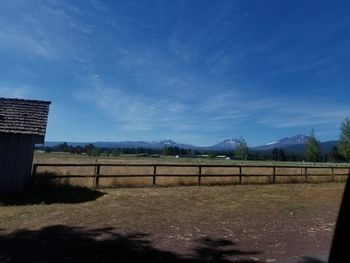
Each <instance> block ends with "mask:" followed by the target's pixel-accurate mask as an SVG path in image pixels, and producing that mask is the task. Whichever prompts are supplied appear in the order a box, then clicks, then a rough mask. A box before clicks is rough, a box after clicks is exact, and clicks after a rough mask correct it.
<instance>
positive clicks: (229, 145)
mask: <svg viewBox="0 0 350 263" xmlns="http://www.w3.org/2000/svg"><path fill="white" fill-rule="evenodd" d="M308 139H309V137H308V136H306V135H303V134H297V135H295V136H292V137H284V138H282V139H279V140H276V141H274V142H270V143H266V144H264V145H260V146H255V147H250V150H252V151H270V150H272V149H274V148H280V149H283V150H284V151H285V152H286V153H295V154H297V153H303V152H304V149H305V145H306V143H307V141H308ZM61 143H63V142H57V141H56V142H54V141H47V142H45V144H44V146H48V147H53V146H56V145H58V144H61ZM89 143H92V144H93V145H94V146H95V147H100V148H152V149H162V148H164V147H165V146H169V147H179V148H183V149H194V150H209V151H210V150H211V151H232V150H233V149H234V148H235V147H236V145H237V143H239V140H238V139H235V138H232V139H225V140H223V141H221V142H219V143H217V144H214V145H211V146H207V147H202V146H195V145H192V144H182V143H177V142H174V141H172V140H162V141H153V142H146V141H120V142H67V144H68V145H72V146H85V145H86V144H89ZM336 145H337V141H335V140H334V141H326V142H320V147H321V152H322V153H326V152H329V150H330V149H331V148H332V147H334V146H336Z"/></svg>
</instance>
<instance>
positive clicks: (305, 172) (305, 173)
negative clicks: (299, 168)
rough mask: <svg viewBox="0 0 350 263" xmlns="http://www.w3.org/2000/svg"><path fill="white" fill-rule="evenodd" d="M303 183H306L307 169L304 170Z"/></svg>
mask: <svg viewBox="0 0 350 263" xmlns="http://www.w3.org/2000/svg"><path fill="white" fill-rule="evenodd" d="M304 176H305V183H307V167H305V168H304Z"/></svg>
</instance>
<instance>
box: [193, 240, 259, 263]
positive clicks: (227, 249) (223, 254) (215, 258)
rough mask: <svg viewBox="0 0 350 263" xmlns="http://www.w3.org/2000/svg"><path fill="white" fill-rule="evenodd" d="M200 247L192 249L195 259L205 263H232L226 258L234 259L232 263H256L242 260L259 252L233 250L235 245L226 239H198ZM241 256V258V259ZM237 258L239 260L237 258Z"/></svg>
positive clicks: (250, 260)
mask: <svg viewBox="0 0 350 263" xmlns="http://www.w3.org/2000/svg"><path fill="white" fill-rule="evenodd" d="M198 242H199V243H200V245H199V246H198V247H196V248H195V249H194V251H195V253H196V255H197V256H196V257H197V258H200V259H201V260H204V261H205V262H232V261H231V260H230V261H228V258H235V261H234V262H242V263H243V262H258V261H257V260H255V261H253V260H252V259H247V258H244V256H246V255H258V254H261V252H260V251H244V250H240V249H237V248H235V247H236V246H237V243H234V242H232V241H231V240H227V239H211V238H208V237H205V238H202V239H199V240H198ZM242 256H243V258H242ZM238 257H239V258H238Z"/></svg>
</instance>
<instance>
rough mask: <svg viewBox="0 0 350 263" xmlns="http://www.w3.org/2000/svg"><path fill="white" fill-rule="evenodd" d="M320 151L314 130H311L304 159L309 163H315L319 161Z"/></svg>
mask: <svg viewBox="0 0 350 263" xmlns="http://www.w3.org/2000/svg"><path fill="white" fill-rule="evenodd" d="M320 155H321V150H320V144H319V143H318V141H317V139H316V137H315V133H314V130H313V129H312V130H311V134H310V136H309V139H308V141H307V144H306V149H305V158H306V160H307V161H309V162H317V161H319V160H320Z"/></svg>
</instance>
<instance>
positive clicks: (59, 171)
mask: <svg viewBox="0 0 350 263" xmlns="http://www.w3.org/2000/svg"><path fill="white" fill-rule="evenodd" d="M34 160H35V162H38V163H96V162H98V163H105V164H111V163H113V164H125V163H127V164H131V165H132V164H164V163H165V164H179V163H187V164H226V165H229V164H237V163H238V162H237V161H227V160H211V159H198V160H197V159H175V158H172V157H168V158H140V157H139V158H137V157H119V158H99V159H94V158H91V157H88V156H84V155H72V154H36V155H35V158H34ZM240 164H249V165H271V164H273V163H272V162H252V161H248V162H245V163H242V162H240ZM276 165H291V166H294V165H295V166H303V165H305V164H304V163H276ZM321 165H324V164H321ZM94 170H95V168H94V167H39V168H38V170H37V172H38V173H42V174H56V175H93V174H94ZM331 172H332V170H331V169H330V168H322V167H315V168H308V169H307V173H308V174H321V175H322V176H311V175H308V178H307V182H313V183H317V182H329V181H331V180H334V181H337V182H344V181H345V180H346V178H347V177H346V176H334V177H333V178H332V176H331V175H330V174H331ZM334 172H335V173H347V174H348V173H349V168H341V167H340V168H334ZM275 173H276V175H277V176H276V183H303V182H306V179H305V168H303V167H288V168H285V167H277V168H276V170H275ZM100 174H101V175H102V177H101V178H100V181H99V186H100V187H130V186H131V187H145V186H151V185H152V182H153V179H152V177H151V175H152V174H153V167H135V166H134V167H132V166H130V167H106V166H105V167H103V166H102V167H101V170H100ZM137 174H146V175H150V177H143V178H130V177H126V178H103V175H137ZM157 174H158V176H157V179H156V184H157V185H159V186H175V185H196V184H198V177H186V176H178V175H186V174H198V167H157ZM162 174H167V175H173V176H159V175H162ZM202 174H205V175H225V174H226V175H227V174H233V175H238V174H239V168H238V167H203V168H202ZM242 174H243V175H244V176H242V180H241V183H242V184H265V183H272V181H273V168H272V167H266V168H261V167H243V168H242ZM259 175H260V176H259ZM261 175H264V176H261ZM56 181H57V182H62V183H69V184H72V185H81V186H87V187H93V186H94V179H93V178H69V179H62V180H56ZM238 183H239V177H238V176H231V177H224V176H222V177H220V176H216V177H210V176H203V177H202V178H201V184H202V185H227V184H238Z"/></svg>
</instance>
